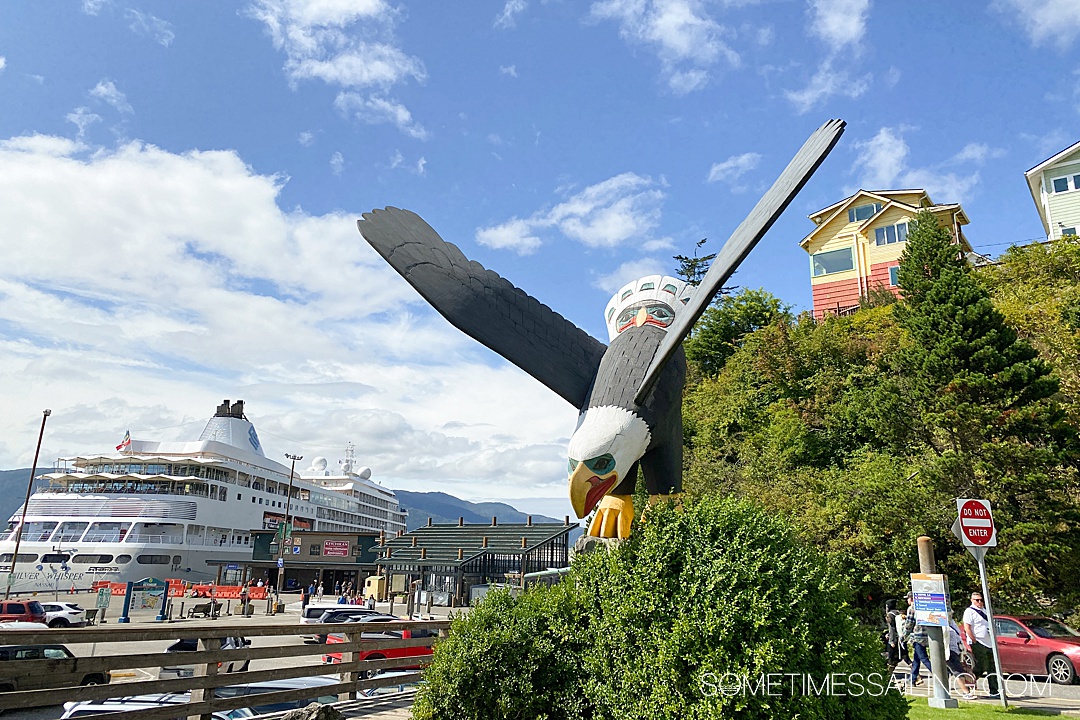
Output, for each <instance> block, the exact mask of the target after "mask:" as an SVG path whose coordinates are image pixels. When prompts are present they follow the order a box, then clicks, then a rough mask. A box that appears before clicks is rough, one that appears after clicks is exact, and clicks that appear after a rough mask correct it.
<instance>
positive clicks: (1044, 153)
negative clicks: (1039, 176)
mask: <svg viewBox="0 0 1080 720" xmlns="http://www.w3.org/2000/svg"><path fill="white" fill-rule="evenodd" d="M1020 137H1021V138H1023V139H1024V140H1027V141H1028V142H1030V143H1033V144H1034V145H1035V153H1036V155H1037V156H1038V157H1037V159H1038V161H1039V162H1042V161H1043V160H1046V159H1047V158H1048V157H1050V156H1051V155H1054V154H1055V153H1057V152H1059V151H1061V150H1064V149H1065V148H1067V147H1068V146H1069V145H1071V144H1072V143H1073V142H1075V140H1074V139H1073V138H1072V136H1071V135H1070V134H1069V133H1067V132H1065V131H1064V130H1062V129H1061V128H1054V129H1053V130H1051V131H1049V132H1047V133H1046V134H1044V135H1032V134H1031V133H1020ZM1032 164H1033V165H1034V164H1036V163H1032Z"/></svg>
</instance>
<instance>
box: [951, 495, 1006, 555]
mask: <svg viewBox="0 0 1080 720" xmlns="http://www.w3.org/2000/svg"><path fill="white" fill-rule="evenodd" d="M956 511H957V513H959V515H960V536H961V539H962V540H963V541H964V545H966V546H968V547H996V546H997V528H996V527H995V526H994V515H993V513H991V512H990V501H989V500H969V499H960V500H957V501H956Z"/></svg>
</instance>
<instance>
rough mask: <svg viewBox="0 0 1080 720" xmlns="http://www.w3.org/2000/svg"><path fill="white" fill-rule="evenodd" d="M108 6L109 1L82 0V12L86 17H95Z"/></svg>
mask: <svg viewBox="0 0 1080 720" xmlns="http://www.w3.org/2000/svg"><path fill="white" fill-rule="evenodd" d="M108 4H109V0H82V11H83V12H84V13H86V14H87V15H97V14H98V13H99V12H101V9H102V8H103V7H105V6H106V5H108Z"/></svg>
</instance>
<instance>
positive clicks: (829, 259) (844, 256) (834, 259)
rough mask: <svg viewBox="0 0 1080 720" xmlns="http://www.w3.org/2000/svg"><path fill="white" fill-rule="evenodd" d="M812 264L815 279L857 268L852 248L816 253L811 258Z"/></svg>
mask: <svg viewBox="0 0 1080 720" xmlns="http://www.w3.org/2000/svg"><path fill="white" fill-rule="evenodd" d="M810 263H811V267H812V268H813V273H814V277H817V276H818V275H828V274H830V273H838V272H843V271H845V270H852V269H854V267H855V259H854V258H853V257H852V255H851V248H843V249H841V250H829V251H828V252H820V253H815V254H814V255H812V256H811V257H810Z"/></svg>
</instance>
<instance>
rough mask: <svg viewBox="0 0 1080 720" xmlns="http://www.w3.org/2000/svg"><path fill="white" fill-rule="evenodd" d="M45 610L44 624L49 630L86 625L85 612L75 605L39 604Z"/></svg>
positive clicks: (61, 603) (60, 603)
mask: <svg viewBox="0 0 1080 720" xmlns="http://www.w3.org/2000/svg"><path fill="white" fill-rule="evenodd" d="M41 607H42V609H44V610H45V624H46V625H48V626H49V627H51V628H65V627H82V626H83V625H85V624H86V611H85V610H83V609H82V608H81V607H79V606H78V605H76V604H75V603H69V602H51V603H44V602H43V603H41Z"/></svg>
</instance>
